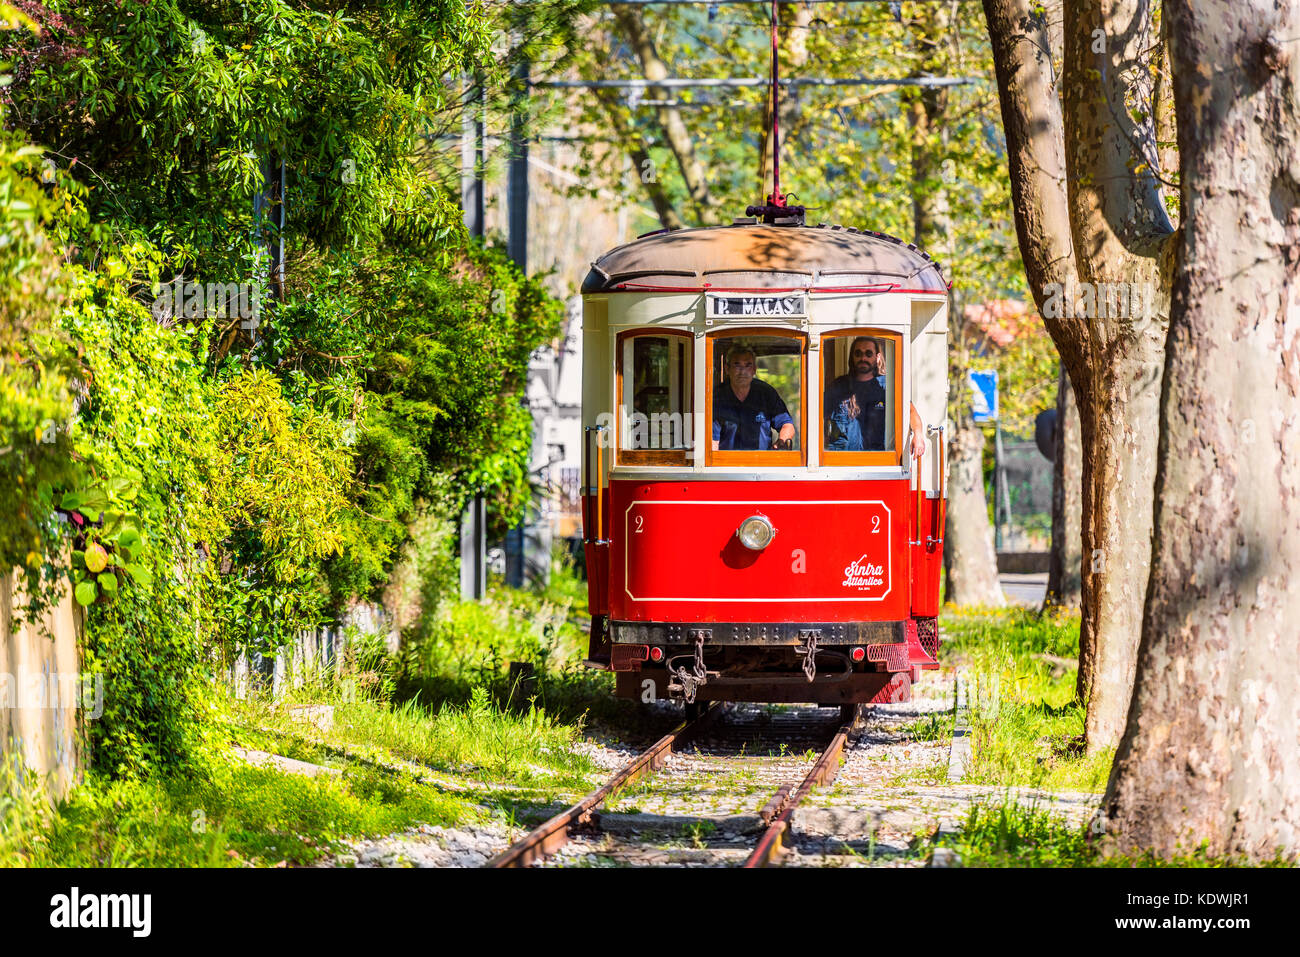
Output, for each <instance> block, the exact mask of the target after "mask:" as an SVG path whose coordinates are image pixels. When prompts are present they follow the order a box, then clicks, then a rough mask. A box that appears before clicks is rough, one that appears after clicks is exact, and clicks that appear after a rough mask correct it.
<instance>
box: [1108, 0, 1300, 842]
mask: <svg viewBox="0 0 1300 957" xmlns="http://www.w3.org/2000/svg"><path fill="white" fill-rule="evenodd" d="M1167 15H1168V16H1169V17H1170V24H1169V26H1170V41H1171V53H1172V61H1173V74H1174V89H1175V98H1176V102H1177V118H1178V146H1179V153H1180V157H1181V166H1182V180H1181V182H1182V191H1183V192H1182V217H1181V219H1182V230H1183V239H1184V245H1183V249H1182V257H1183V261H1182V264H1181V265H1182V268H1181V269H1180V270H1179V273H1178V277H1177V283H1176V285H1175V287H1174V300H1173V319H1172V324H1171V328H1170V333H1169V345H1168V374H1167V375H1166V377H1165V387H1164V396H1163V398H1162V401H1161V424H1162V431H1161V436H1162V438H1161V445H1160V452H1159V471H1158V474H1157V482H1156V488H1157V511H1156V536H1155V543H1154V561H1153V563H1152V567H1151V575H1150V587H1149V594H1148V598H1147V604H1146V611H1145V615H1144V618H1143V623H1142V644H1141V650H1140V654H1139V669H1138V678H1137V682H1136V688H1135V692H1134V698H1133V707H1132V711H1131V713H1130V715H1129V718H1128V722H1127V727H1126V730H1125V733H1124V737H1123V741H1122V742H1121V744H1120V748H1119V752H1118V754H1117V755H1116V761H1115V766H1114V770H1113V772H1112V776H1111V782H1110V787H1109V789H1108V794H1107V801H1106V808H1107V815H1108V823H1109V825H1110V830H1112V832H1113V833H1114V834H1115V840H1116V843H1117V846H1118V847H1119V848H1120V849H1123V850H1128V851H1132V850H1138V849H1144V848H1150V849H1153V850H1155V851H1156V852H1157V853H1159V854H1162V855H1170V854H1174V853H1177V852H1179V851H1182V852H1188V851H1190V850H1192V849H1193V848H1194V847H1196V846H1197V845H1199V844H1200V843H1201V842H1202V841H1204V842H1207V846H1208V850H1209V852H1210V853H1211V854H1236V853H1241V854H1246V855H1249V856H1250V857H1253V858H1255V859H1267V858H1271V857H1272V856H1273V855H1274V854H1276V853H1277V852H1278V851H1279V850H1281V851H1282V852H1283V853H1284V854H1285V855H1286V856H1287V857H1290V858H1294V857H1295V856H1296V855H1297V853H1300V642H1297V640H1296V631H1297V624H1296V623H1297V622H1300V589H1297V588H1296V586H1295V583H1296V581H1297V577H1298V576H1300V438H1298V437H1297V431H1296V426H1295V423H1296V421H1297V419H1300V338H1298V336H1300V112H1298V110H1297V104H1296V98H1295V91H1296V89H1297V88H1298V87H1300V50H1298V49H1297V46H1296V42H1295V38H1296V37H1297V36H1300V0H1281V2H1274V0H1171V2H1170V3H1169V5H1168V8H1167Z"/></svg>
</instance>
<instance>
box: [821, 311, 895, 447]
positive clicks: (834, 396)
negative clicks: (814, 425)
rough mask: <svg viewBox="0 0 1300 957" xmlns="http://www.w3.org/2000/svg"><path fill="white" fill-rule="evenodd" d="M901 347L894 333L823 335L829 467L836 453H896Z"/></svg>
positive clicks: (824, 440) (824, 415)
mask: <svg viewBox="0 0 1300 957" xmlns="http://www.w3.org/2000/svg"><path fill="white" fill-rule="evenodd" d="M898 347H899V342H898V337H897V335H894V334H884V333H871V332H864V331H858V330H854V331H851V332H845V333H836V334H834V335H829V336H823V337H822V343H821V351H822V362H823V367H822V384H823V393H822V449H823V451H824V452H825V453H827V454H826V455H825V456H823V457H824V458H825V460H826V461H827V463H828V464H832V463H833V462H834V461H835V460H836V459H837V458H838V455H837V453H846V454H847V453H871V452H875V453H881V452H888V453H894V452H895V451H896V449H897V436H898V433H899V430H900V423H899V421H898V410H899V405H898V383H899V370H898V355H899V351H898ZM875 458H879V455H877V456H875ZM852 460H853V461H866V460H867V459H866V457H865V456H863V457H859V456H853V459H852ZM846 461H847V460H846Z"/></svg>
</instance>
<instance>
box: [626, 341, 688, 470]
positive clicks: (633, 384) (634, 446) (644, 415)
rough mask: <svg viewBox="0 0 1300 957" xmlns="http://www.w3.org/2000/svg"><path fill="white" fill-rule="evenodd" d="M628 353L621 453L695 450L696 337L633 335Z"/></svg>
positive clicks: (627, 344) (627, 348)
mask: <svg viewBox="0 0 1300 957" xmlns="http://www.w3.org/2000/svg"><path fill="white" fill-rule="evenodd" d="M622 350H623V352H622V357H621V358H622V378H623V395H622V399H621V401H622V404H623V408H622V409H620V410H619V411H620V415H619V421H620V428H619V448H620V449H622V450H623V451H625V452H644V451H649V450H656V451H658V450H667V451H669V452H676V453H684V452H685V450H687V449H690V448H691V360H690V355H691V342H690V338H689V337H687V336H685V335H630V336H627V337H625V338H624V339H623V340H622ZM681 457H682V460H683V462H684V459H685V457H684V455H682V456H681ZM625 458H626V457H625Z"/></svg>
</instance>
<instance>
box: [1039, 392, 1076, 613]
mask: <svg viewBox="0 0 1300 957" xmlns="http://www.w3.org/2000/svg"><path fill="white" fill-rule="evenodd" d="M1058 380H1059V381H1058V382H1057V391H1056V434H1055V436H1054V437H1053V440H1054V445H1055V451H1054V453H1053V456H1052V554H1051V559H1050V561H1049V564H1048V569H1047V598H1046V601H1045V602H1044V606H1045V607H1049V608H1078V607H1079V601H1080V598H1081V596H1082V592H1083V575H1082V564H1083V529H1082V518H1083V515H1082V511H1083V449H1082V448H1081V447H1080V439H1079V405H1078V403H1077V402H1075V401H1074V389H1072V388H1071V387H1070V377H1069V376H1067V375H1066V374H1065V368H1064V367H1062V368H1061V372H1060V375H1059V377H1058Z"/></svg>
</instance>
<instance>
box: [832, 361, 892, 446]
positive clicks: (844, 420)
mask: <svg viewBox="0 0 1300 957" xmlns="http://www.w3.org/2000/svg"><path fill="white" fill-rule="evenodd" d="M850 396H852V397H855V398H856V399H857V400H858V414H857V416H851V415H849V408H850V406H849V397H850ZM822 414H823V415H825V416H826V420H827V422H829V423H830V430H829V432H830V434H829V435H828V436H827V438H826V448H827V449H828V450H831V451H835V452H863V451H866V452H876V451H881V450H883V449H884V447H885V387H884V385H883V384H881V381H880V377H879V376H875V377H873V378H870V379H866V380H860V379H852V378H850V377H849V376H847V375H842V376H840V377H839V378H838V379H836V380H835V381H834V382H832V383H831V385H830V388H828V389H827V390H826V396H825V399H824V401H823V402H822Z"/></svg>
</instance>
